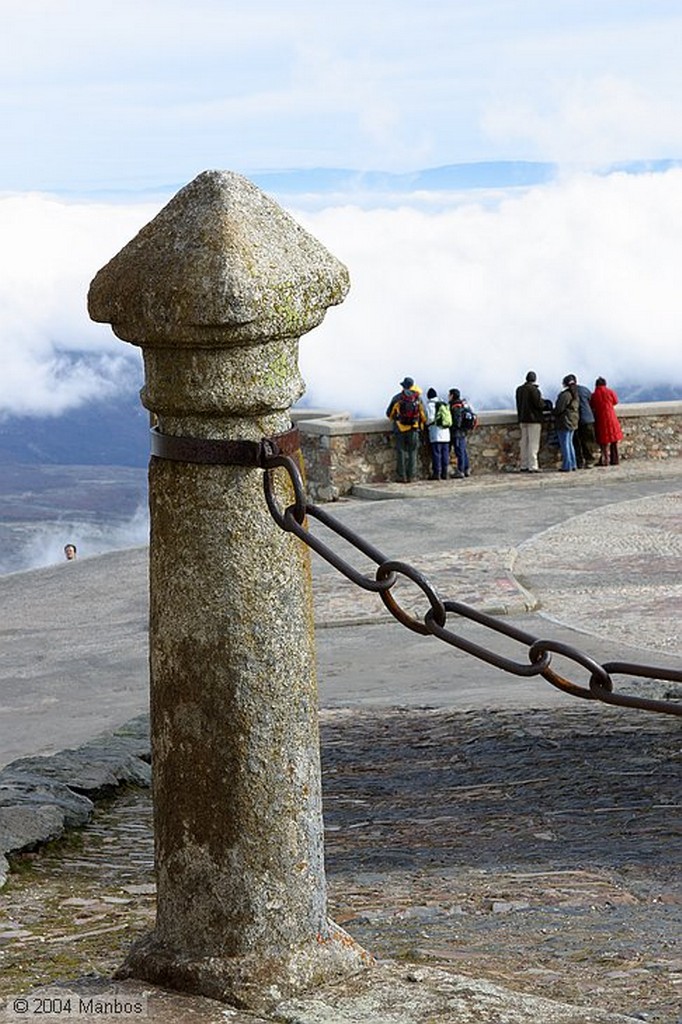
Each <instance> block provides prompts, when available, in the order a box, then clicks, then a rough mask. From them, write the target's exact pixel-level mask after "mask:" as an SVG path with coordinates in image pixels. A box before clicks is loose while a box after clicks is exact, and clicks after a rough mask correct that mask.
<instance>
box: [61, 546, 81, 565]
mask: <svg viewBox="0 0 682 1024" xmlns="http://www.w3.org/2000/svg"><path fill="white" fill-rule="evenodd" d="M77 555H78V548H77V547H76V545H75V544H65V545H64V558H65V559H66V561H67V562H74V561H75V560H76V556H77Z"/></svg>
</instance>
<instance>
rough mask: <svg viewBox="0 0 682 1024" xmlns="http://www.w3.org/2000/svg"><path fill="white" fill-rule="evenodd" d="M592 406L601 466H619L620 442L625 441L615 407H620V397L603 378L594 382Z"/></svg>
mask: <svg viewBox="0 0 682 1024" xmlns="http://www.w3.org/2000/svg"><path fill="white" fill-rule="evenodd" d="M590 405H591V406H592V412H593V413H594V433H595V437H596V439H597V444H598V445H599V447H600V448H601V459H600V460H599V465H600V466H608V465H609V463H610V464H611V465H612V466H617V465H618V442H619V441H621V440H622V439H623V431H622V429H621V426H620V423H619V422H618V417H617V416H616V410H615V406H616V405H618V395H617V394H616V392H615V391H613V390H612V389H611V388H609V387H607V386H606V381H605V379H604V378H603V377H597V379H596V381H595V382H594V391H593V392H592V396H591V398H590Z"/></svg>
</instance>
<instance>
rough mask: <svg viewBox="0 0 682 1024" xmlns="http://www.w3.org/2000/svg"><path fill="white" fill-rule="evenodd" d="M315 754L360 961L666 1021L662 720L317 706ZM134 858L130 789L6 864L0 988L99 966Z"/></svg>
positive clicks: (675, 844) (337, 889) (110, 962)
mask: <svg viewBox="0 0 682 1024" xmlns="http://www.w3.org/2000/svg"><path fill="white" fill-rule="evenodd" d="M322 750H323V774H324V797H325V819H326V849H327V865H328V880H329V886H330V904H331V912H332V916H333V917H334V918H335V920H336V921H337V922H338V923H339V924H342V925H343V926H344V927H345V928H346V929H347V930H348V931H350V932H351V934H352V935H353V936H354V937H355V938H356V939H358V940H359V941H360V942H361V943H362V944H363V945H364V946H365V948H367V949H370V950H371V951H372V952H373V953H374V954H375V956H377V957H378V958H380V959H383V958H391V959H392V960H397V961H398V962H410V963H413V964H416V965H420V964H421V965H430V966H440V967H445V968H449V969H454V970H455V971H456V972H457V974H458V975H464V976H467V975H468V976H470V977H471V978H483V979H489V980H491V981H494V982H498V983H501V984H503V985H504V986H506V987H507V988H509V989H512V990H515V991H517V992H525V993H534V994H537V995H543V996H546V997H550V998H552V999H556V1000H559V1001H565V1002H569V1003H572V1004H575V1005H577V1006H579V1007H583V1008H584V1009H585V1010H586V1011H587V1012H588V1016H587V1017H586V1018H580V1019H581V1020H582V1019H585V1020H589V1009H590V1008H595V1014H596V1007H601V1008H605V1009H607V1010H611V1011H612V1012H618V1013H622V1014H626V1015H631V1016H633V1017H635V1019H638V1020H646V1021H649V1022H650V1024H677V1022H678V1021H680V1020H682V949H681V948H680V934H681V932H680V925H681V924H682V885H681V883H680V877H679V852H680V838H681V830H680V827H679V826H680V816H679V810H680V804H679V793H680V781H681V779H680V774H681V770H680V767H681V759H680V753H679V726H678V724H677V723H676V722H675V721H674V720H671V719H669V718H665V717H663V716H652V715H649V716H644V717H643V716H642V715H641V713H636V712H623V711H619V710H615V709H607V708H596V709H595V708H592V707H579V708H574V707H571V708H570V709H568V710H565V711H563V712H560V713H557V712H555V711H534V712H526V713H524V714H521V713H514V712H469V713H466V712H451V711H447V710H422V711H418V710H415V709H412V710H410V711H408V710H402V711H401V710H395V709H394V710H380V711H373V712H370V713H368V712H363V713H358V712H357V711H354V710H352V709H346V710H339V711H328V712H324V713H323V715H322ZM626 751H627V756H625V752H626ZM152 858H153V854H152V835H151V808H150V803H149V799H148V794H147V793H146V792H145V791H141V790H136V789H130V790H128V791H126V793H125V795H124V796H123V797H121V798H120V799H118V800H116V801H114V802H113V803H111V804H110V805H108V806H107V807H103V808H102V809H100V811H99V812H98V813H97V815H96V817H95V819H94V820H93V822H92V824H90V825H89V826H87V827H86V828H85V829H84V830H83V832H82V833H79V834H73V835H72V836H71V837H70V838H69V839H68V840H67V842H66V844H64V843H60V844H55V845H54V846H53V847H51V848H48V849H47V850H45V851H44V852H38V853H34V854H28V855H24V856H23V857H21V858H19V859H18V861H17V864H16V866H17V868H18V870H17V871H16V872H15V873H14V874H13V875H12V876H11V878H10V882H9V884H8V887H7V889H6V890H5V891H4V892H3V893H2V894H1V895H0V922H1V923H0V966H1V968H2V970H1V971H0V995H7V994H10V993H16V992H17V991H21V990H22V985H23V983H25V980H26V978H27V977H30V978H31V980H32V983H33V984H44V983H46V982H48V981H50V980H51V979H54V978H55V977H57V978H59V977H61V978H64V977H78V976H80V975H82V974H86V973H88V972H96V973H97V974H99V975H102V974H104V975H106V974H108V973H109V972H111V970H112V969H114V968H115V966H116V965H117V964H118V963H120V962H121V960H122V958H123V954H124V951H125V949H126V948H127V947H128V945H129V944H130V942H131V941H132V939H133V938H134V937H136V936H138V935H139V934H140V933H141V932H143V931H144V930H146V929H148V928H149V927H150V925H151V922H152V918H153V909H154V879H153V870H152V867H153V866H152ZM344 1019H345V1018H344ZM390 1019H393V1018H390ZM434 1020H439V1021H443V1024H450V1021H449V1020H448V1018H434ZM452 1024H454V1021H453V1022H452Z"/></svg>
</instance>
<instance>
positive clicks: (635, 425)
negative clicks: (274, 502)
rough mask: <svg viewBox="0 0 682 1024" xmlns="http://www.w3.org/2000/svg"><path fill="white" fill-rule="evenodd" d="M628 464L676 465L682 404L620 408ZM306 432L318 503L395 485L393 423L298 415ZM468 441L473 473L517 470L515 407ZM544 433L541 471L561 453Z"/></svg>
mask: <svg viewBox="0 0 682 1024" xmlns="http://www.w3.org/2000/svg"><path fill="white" fill-rule="evenodd" d="M618 418H619V420H620V423H621V426H622V428H623V434H624V437H623V441H622V442H621V444H620V446H619V449H620V453H621V456H622V458H623V459H669V458H674V457H680V456H682V402H649V403H638V404H632V405H619V406H618ZM294 419H295V421H296V423H297V424H298V427H299V430H300V431H301V439H302V443H301V447H302V451H303V457H304V460H305V465H306V473H307V483H308V491H309V494H310V498H311V499H312V500H313V501H336V499H337V498H339V497H341V496H342V495H344V494H350V492H351V491H352V489H353V486H354V484H360V483H385V482H387V481H390V480H394V479H395V446H394V444H393V439H392V436H391V430H390V427H389V425H388V421H387V420H386V419H356V420H354V419H352V417H351V416H350V414H349V413H343V412H341V413H328V414H325V413H323V412H319V411H314V410H305V409H301V410H294ZM478 419H479V424H478V427H477V428H476V430H475V431H474V433H473V434H472V435H470V438H469V457H470V459H471V469H472V473H475V474H481V473H486V474H490V473H505V472H511V471H513V470H514V469H516V468H517V467H518V454H519V437H520V433H519V428H518V425H517V423H516V415H515V413H514V412H513V411H511V410H508V409H501V410H492V411H489V412H481V413H479V414H478ZM547 436H548V431H547V429H546V428H544V427H543V432H542V441H541V447H540V466H541V467H542V468H544V469H549V468H553V467H555V466H558V464H559V461H560V460H559V451H558V449H557V448H555V447H553V446H550V445H548V443H547ZM420 474H421V476H423V477H424V478H426V477H428V475H429V449H428V444H427V443H426V442H425V443H424V445H423V446H422V452H421V461H420Z"/></svg>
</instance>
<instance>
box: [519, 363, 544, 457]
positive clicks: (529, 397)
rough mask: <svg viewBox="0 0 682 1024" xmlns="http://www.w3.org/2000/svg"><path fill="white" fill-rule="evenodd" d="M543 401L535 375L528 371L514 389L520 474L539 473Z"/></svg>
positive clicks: (532, 371) (533, 372)
mask: <svg viewBox="0 0 682 1024" xmlns="http://www.w3.org/2000/svg"><path fill="white" fill-rule="evenodd" d="M544 408H545V405H544V400H543V398H542V394H541V392H540V388H539V387H538V384H537V374H536V373H535V371H534V370H529V371H528V373H527V374H526V380H525V382H524V383H523V384H520V385H519V387H518V388H517V389H516V416H517V419H518V423H519V426H520V428H521V472H522V473H539V472H540V467H539V466H538V451H539V450H540V433H541V431H542V420H543V412H544Z"/></svg>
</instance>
